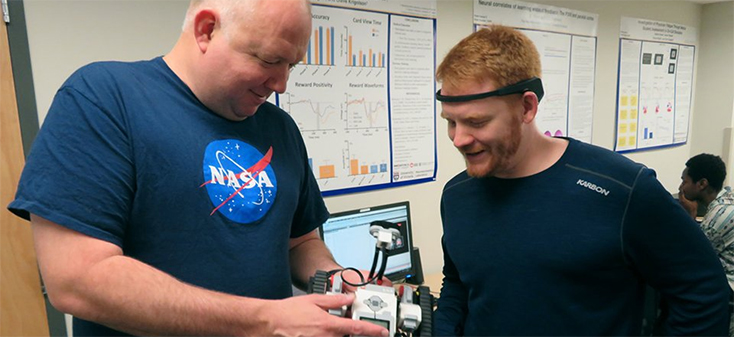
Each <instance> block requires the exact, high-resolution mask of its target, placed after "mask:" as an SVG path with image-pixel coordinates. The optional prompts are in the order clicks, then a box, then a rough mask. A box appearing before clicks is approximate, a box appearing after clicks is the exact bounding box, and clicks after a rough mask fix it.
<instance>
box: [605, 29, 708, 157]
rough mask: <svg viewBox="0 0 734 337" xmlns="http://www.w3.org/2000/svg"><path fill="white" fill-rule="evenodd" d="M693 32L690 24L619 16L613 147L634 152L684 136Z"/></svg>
mask: <svg viewBox="0 0 734 337" xmlns="http://www.w3.org/2000/svg"><path fill="white" fill-rule="evenodd" d="M696 36H697V35H696V30H695V28H693V27H687V26H684V25H679V24H675V23H668V22H660V21H652V20H646V19H638V18H629V17H623V18H622V21H621V26H620V39H619V71H618V74H619V75H618V80H617V123H616V124H617V128H616V137H615V138H616V141H615V150H616V151H618V152H632V151H637V150H643V149H650V148H656V147H664V146H671V145H676V144H683V143H685V142H686V141H687V140H688V124H689V123H688V121H689V118H690V112H691V97H692V95H693V65H694V55H695V52H696V42H697V41H696Z"/></svg>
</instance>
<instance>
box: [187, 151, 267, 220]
mask: <svg viewBox="0 0 734 337" xmlns="http://www.w3.org/2000/svg"><path fill="white" fill-rule="evenodd" d="M272 157H273V148H272V147H270V149H268V152H267V153H266V154H265V155H263V154H262V153H260V151H258V150H257V149H255V148H254V147H252V146H250V145H249V144H246V143H243V142H241V141H239V140H234V139H228V140H217V141H213V142H211V143H210V144H209V145H208V146H207V147H206V150H205V153H204V179H205V180H206V181H205V182H204V183H203V184H201V186H200V187H204V186H206V191H207V193H209V199H210V200H211V201H212V204H213V205H214V209H213V210H212V212H211V214H210V215H213V214H214V213H215V212H217V211H219V213H221V214H222V215H224V216H225V217H227V219H230V220H232V221H234V222H238V223H252V222H254V221H257V220H260V219H261V218H262V217H263V216H265V214H267V213H268V211H269V210H270V208H271V207H272V206H273V203H274V202H275V196H276V194H277V191H278V182H277V180H276V178H275V172H274V171H273V168H272V167H271V166H270V161H271V160H272Z"/></svg>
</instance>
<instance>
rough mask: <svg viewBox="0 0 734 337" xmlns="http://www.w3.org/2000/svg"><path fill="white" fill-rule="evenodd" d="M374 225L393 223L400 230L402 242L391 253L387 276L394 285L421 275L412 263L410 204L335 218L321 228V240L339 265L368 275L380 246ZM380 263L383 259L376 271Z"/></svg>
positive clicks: (340, 214)
mask: <svg viewBox="0 0 734 337" xmlns="http://www.w3.org/2000/svg"><path fill="white" fill-rule="evenodd" d="M373 221H388V222H392V223H394V224H396V225H397V228H398V229H399V230H400V235H401V238H400V239H398V240H397V241H396V243H395V247H393V249H391V250H389V251H388V259H387V267H386V268H385V276H386V277H387V278H388V279H389V280H390V281H392V282H401V281H403V280H405V279H410V278H411V277H412V276H413V275H414V274H416V272H418V271H415V270H414V266H413V263H412V260H411V252H412V250H413V236H412V233H411V228H410V227H411V222H410V205H409V203H408V202H407V201H403V202H399V203H394V204H387V205H380V206H375V207H369V208H362V209H354V210H350V211H346V212H340V213H335V214H332V215H331V216H330V217H329V220H327V221H326V222H325V223H324V224H323V225H322V226H321V236H322V238H323V239H324V243H326V246H327V247H328V248H329V250H330V251H331V253H332V254H333V255H334V259H336V262H337V263H338V264H340V265H341V266H343V267H353V268H357V269H360V270H366V271H369V270H370V267H372V260H373V259H374V255H375V243H376V242H377V239H375V238H374V237H373V236H372V235H371V234H370V224H371V223H372V222H373ZM381 260H382V258H381V255H380V257H379V258H378V261H377V270H379V268H380V263H381ZM366 277H367V275H365V278H366Z"/></svg>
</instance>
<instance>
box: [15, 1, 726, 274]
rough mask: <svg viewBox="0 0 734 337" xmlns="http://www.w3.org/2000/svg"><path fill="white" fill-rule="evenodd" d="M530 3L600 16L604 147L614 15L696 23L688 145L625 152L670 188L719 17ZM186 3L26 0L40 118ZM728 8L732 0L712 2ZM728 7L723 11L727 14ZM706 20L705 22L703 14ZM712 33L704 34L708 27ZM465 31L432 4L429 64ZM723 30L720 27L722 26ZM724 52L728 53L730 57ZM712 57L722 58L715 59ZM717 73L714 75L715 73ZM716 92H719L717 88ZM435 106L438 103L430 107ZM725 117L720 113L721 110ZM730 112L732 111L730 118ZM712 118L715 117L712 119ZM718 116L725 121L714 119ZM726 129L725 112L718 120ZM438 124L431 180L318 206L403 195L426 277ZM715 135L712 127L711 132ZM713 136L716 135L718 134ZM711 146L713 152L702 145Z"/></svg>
mask: <svg viewBox="0 0 734 337" xmlns="http://www.w3.org/2000/svg"><path fill="white" fill-rule="evenodd" d="M536 2H538V3H544V4H550V5H555V6H561V7H567V8H573V9H578V10H583V11H588V12H592V13H597V14H599V38H598V42H597V48H598V54H597V55H598V56H597V71H596V91H595V97H594V98H595V104H594V124H593V139H592V142H593V143H594V144H597V145H600V146H603V147H606V148H610V149H611V148H612V147H613V142H614V125H615V110H614V109H615V95H616V82H617V77H616V73H617V60H618V52H619V47H618V44H619V22H620V18H621V17H622V16H631V17H639V18H645V19H651V20H658V21H667V22H673V23H678V24H684V25H687V26H691V27H695V28H697V29H698V32H699V41H700V44H699V47H698V48H697V50H696V52H697V55H696V60H697V70H696V75H697V78H696V82H697V84H696V87H695V88H696V89H695V90H696V92H695V93H694V106H693V110H694V111H693V112H692V121H691V123H692V125H693V127H692V132H691V137H690V138H689V143H688V144H686V145H683V146H678V147H673V148H667V149H661V150H650V151H645V152H640V153H633V154H630V155H629V157H630V158H632V159H633V160H636V161H639V162H642V163H645V164H646V165H648V166H650V167H652V168H654V169H655V170H656V171H657V172H658V176H659V178H660V180H661V181H662V183H663V184H664V185H665V187H666V188H667V189H668V190H669V191H671V192H675V191H677V186H678V182H679V179H680V178H679V177H680V172H681V170H682V166H683V164H684V162H685V160H687V159H688V157H689V156H690V154H691V152H692V147H695V148H696V149H698V148H699V147H698V145H697V144H699V143H698V137H700V138H701V139H702V140H701V144H708V143H715V142H716V140H715V139H714V140H712V139H713V138H712V139H708V138H707V136H709V132H708V131H709V130H708V128H706V127H702V128H703V130H702V131H697V130H699V129H698V125H697V123H701V124H706V123H709V122H711V123H714V124H718V122H717V121H713V122H712V121H710V120H709V119H708V117H707V115H706V114H705V113H703V112H700V111H702V109H703V105H702V104H703V103H701V101H702V99H701V98H699V94H700V87H701V85H703V84H704V83H707V81H710V80H711V79H710V78H708V77H702V76H701V74H703V73H709V72H714V73H715V71H716V69H720V68H719V67H729V68H728V69H729V72H728V74H729V75H727V76H728V77H729V79H731V78H732V77H733V76H732V75H734V74H732V71H731V61H732V58H731V56H729V59H728V60H716V61H711V62H712V64H703V62H701V60H702V58H703V57H705V56H706V54H705V53H703V52H702V47H703V46H704V45H706V46H708V45H709V44H708V42H707V41H709V39H712V38H714V36H716V35H719V34H722V32H721V31H719V29H724V30H725V29H727V28H726V26H724V28H721V27H718V26H717V27H718V28H717V27H714V28H709V25H708V24H707V25H703V24H702V21H708V20H709V19H708V18H709V16H713V15H717V14H719V13H718V12H719V11H718V10H716V9H714V10H705V9H706V8H708V7H707V6H712V5H703V6H702V5H698V4H694V3H690V2H685V1H536ZM186 6H187V1H185V0H177V1H159V0H146V1H129V0H128V1H120V0H116V1H79V0H77V1H62V0H56V1H43V0H26V1H25V11H26V16H27V23H28V38H29V42H30V48H31V62H32V66H33V71H34V77H33V79H34V82H35V85H36V94H37V103H38V109H39V119H40V120H43V118H44V117H45V115H46V110H47V109H48V107H49V105H50V102H51V99H52V97H53V94H54V93H55V91H56V90H57V89H58V87H59V86H60V85H61V83H62V82H63V81H64V80H65V79H66V78H67V77H68V76H69V75H70V74H71V72H73V71H74V70H75V69H77V68H78V67H80V66H82V65H84V64H86V63H89V62H91V61H95V60H111V59H113V60H136V59H149V58H152V57H155V56H157V55H162V54H164V53H166V52H167V51H168V50H169V49H170V48H171V47H172V45H173V43H174V41H175V39H176V38H177V36H178V33H179V30H180V26H181V22H182V18H183V15H184V12H185V9H186ZM720 6H724V7H726V6H729V7H728V8H731V2H729V3H725V4H720ZM731 13H733V12H732V10H729V14H730V15H731ZM704 19H705V20H704ZM728 23H729V26H728V27H729V28H728V29H729V30H728V34H729V36H731V34H732V32H731V19H729V21H728ZM712 30H713V31H712ZM471 31H472V2H471V1H470V0H439V1H438V21H437V58H438V59H437V62H440V61H441V59H442V58H443V55H444V54H445V53H446V52H447V51H448V50H449V48H450V47H451V46H453V45H454V44H455V43H456V42H458V41H459V40H460V39H461V38H463V37H464V36H466V35H468V34H470V33H471ZM725 33H727V32H725ZM732 44H734V39H732V38H729V41H728V42H726V41H723V42H720V43H717V44H715V45H714V46H711V47H710V48H712V49H715V50H714V51H708V49H707V53H711V54H714V53H715V52H718V48H729V50H731V48H732V47H731V46H732ZM729 55H731V52H730V54H729ZM719 62H721V63H723V64H718V63H719ZM720 77H723V76H720ZM728 95H730V96H729V98H728V102H729V103H730V104H731V103H732V102H734V98H732V97H731V96H732V92H731V91H729V92H728ZM722 96H726V93H724V94H723V95H722ZM438 108H439V109H440V105H439V106H438ZM722 115H725V114H722ZM729 117H731V116H729ZM716 118H717V120H718V118H719V117H716ZM721 118H724V117H721ZM727 123H729V124H728V125H731V123H732V121H731V118H729V119H727ZM445 130H446V123H445V122H444V121H443V120H441V119H438V120H437V140H438V144H437V147H438V148H437V149H438V163H439V166H438V175H437V179H436V182H432V183H426V184H420V185H415V186H407V187H400V188H393V189H386V190H380V191H372V192H365V193H358V194H352V195H346V196H338V197H329V198H327V199H326V202H327V205H328V206H329V208H330V210H331V211H332V212H338V211H343V210H347V209H352V208H356V207H363V206H369V205H377V204H384V203H389V202H395V201H401V200H409V201H410V202H411V206H412V215H413V220H414V223H415V230H414V237H415V238H414V241H415V242H416V245H417V246H418V247H420V248H421V255H422V259H423V266H424V270H425V272H426V273H428V274H430V273H436V272H439V271H440V269H441V266H442V263H443V262H442V257H441V246H440V237H441V223H440V215H439V198H440V195H441V189H442V187H443V185H444V184H445V183H446V181H448V179H450V178H451V177H452V176H453V175H455V174H456V173H458V172H460V171H461V170H463V167H464V165H463V161H462V159H461V157H460V156H459V155H458V153H457V152H456V150H455V149H454V148H453V146H452V145H451V143H450V142H449V140H448V138H447V136H446V132H445ZM710 135H711V137H715V135H714V132H711V133H710ZM720 137H721V138H720V140H719V142H721V141H723V135H722V136H720ZM711 151H713V150H711Z"/></svg>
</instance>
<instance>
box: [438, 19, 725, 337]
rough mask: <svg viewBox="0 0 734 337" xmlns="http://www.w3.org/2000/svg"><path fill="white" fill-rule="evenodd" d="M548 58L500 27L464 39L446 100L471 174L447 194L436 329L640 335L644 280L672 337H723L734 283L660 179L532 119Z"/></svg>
mask: <svg viewBox="0 0 734 337" xmlns="http://www.w3.org/2000/svg"><path fill="white" fill-rule="evenodd" d="M540 76H541V67H540V56H539V54H538V52H537V50H536V48H535V46H534V45H533V43H532V41H531V40H530V39H529V38H528V37H527V36H525V35H524V34H522V33H521V32H520V31H517V30H515V29H512V28H509V27H503V26H499V25H495V26H492V27H490V28H488V29H481V30H479V31H477V32H475V33H474V34H472V35H470V36H469V37H467V38H465V39H464V40H462V41H461V42H459V44H458V45H456V46H455V47H454V48H453V49H451V51H450V52H449V53H448V54H447V55H446V57H445V58H444V60H443V62H442V63H441V65H440V66H439V67H438V70H437V74H436V77H437V80H438V81H439V82H441V83H442V88H441V90H440V91H439V92H438V93H436V98H437V99H438V100H439V101H441V102H442V111H441V117H443V118H444V119H445V120H446V121H447V125H448V136H449V138H450V139H451V140H452V141H453V144H454V146H455V147H456V148H457V149H458V150H459V152H460V153H461V154H462V155H463V156H464V159H465V161H466V170H465V171H464V172H461V173H459V174H458V175H456V176H455V177H454V178H452V179H451V180H450V181H449V182H448V183H447V184H446V186H445V187H444V189H443V195H442V198H441V217H442V220H443V231H444V234H443V238H442V245H443V252H444V262H445V264H444V268H443V274H444V278H443V285H442V288H441V295H440V297H439V299H438V309H437V311H436V313H435V316H434V321H433V324H434V333H435V335H449V336H457V335H466V336H493V335H501V336H512V335H521V336H543V335H563V336H570V335H584V336H604V335H626V336H630V335H639V334H640V332H641V327H642V316H643V299H644V293H645V284H649V285H650V286H652V287H653V288H655V289H656V290H658V291H659V292H660V293H661V296H662V297H663V298H664V299H665V300H666V303H668V305H669V308H670V315H669V316H668V319H667V320H666V322H665V324H664V326H663V333H664V334H666V335H725V334H726V333H727V331H728V330H727V329H728V325H729V315H728V314H727V303H728V297H729V289H728V288H729V287H728V285H727V282H726V277H725V275H724V271H723V269H722V267H721V264H720V263H719V261H718V259H717V258H716V254H715V253H714V250H713V249H712V248H711V245H710V244H709V242H708V240H707V239H706V237H705V236H704V235H703V233H701V230H700V229H699V228H698V225H697V224H696V223H695V222H694V221H693V220H691V219H690V217H688V216H687V215H686V213H685V211H684V210H683V209H682V208H681V207H680V206H678V204H677V202H676V201H675V200H674V199H673V198H672V197H671V195H670V193H669V192H668V191H666V190H665V188H663V186H662V185H661V184H660V182H658V180H657V179H656V177H655V172H654V171H653V170H651V169H649V168H647V167H645V166H644V165H641V164H638V163H635V162H633V161H631V160H629V159H627V158H625V157H624V156H622V155H620V154H617V153H614V152H611V151H609V150H606V149H603V148H600V147H598V146H594V145H590V144H587V143H583V142H580V141H577V140H574V139H570V138H553V137H546V136H544V135H543V134H542V133H540V132H539V130H538V128H537V126H536V124H535V117H536V114H537V113H538V102H539V101H540V99H541V98H542V92H543V91H542V89H541V84H540V79H539V77H540Z"/></svg>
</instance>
